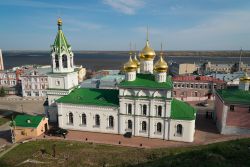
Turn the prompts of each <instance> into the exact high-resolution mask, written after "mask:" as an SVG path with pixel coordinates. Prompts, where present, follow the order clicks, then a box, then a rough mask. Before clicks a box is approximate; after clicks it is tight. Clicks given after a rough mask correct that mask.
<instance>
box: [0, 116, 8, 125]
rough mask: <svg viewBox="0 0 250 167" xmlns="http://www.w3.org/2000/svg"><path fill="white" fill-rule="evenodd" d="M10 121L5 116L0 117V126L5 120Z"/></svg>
mask: <svg viewBox="0 0 250 167" xmlns="http://www.w3.org/2000/svg"><path fill="white" fill-rule="evenodd" d="M8 121H10V120H9V119H8V118H5V117H1V118H0V126H1V125H3V124H5V123H6V122H8Z"/></svg>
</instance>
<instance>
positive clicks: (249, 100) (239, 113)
mask: <svg viewBox="0 0 250 167" xmlns="http://www.w3.org/2000/svg"><path fill="white" fill-rule="evenodd" d="M249 86H250V77H249V76H248V75H247V74H245V76H243V77H241V78H240V84H239V88H234V89H233V88H230V89H225V90H218V91H217V92H216V97H215V120H216V125H217V127H218V129H219V132H220V133H221V134H250V121H249V120H250V87H249Z"/></svg>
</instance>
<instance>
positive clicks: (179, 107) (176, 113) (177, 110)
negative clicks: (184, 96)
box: [170, 99, 196, 120]
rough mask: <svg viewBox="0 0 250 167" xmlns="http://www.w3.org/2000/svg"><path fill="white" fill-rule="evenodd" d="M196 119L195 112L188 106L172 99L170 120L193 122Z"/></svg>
mask: <svg viewBox="0 0 250 167" xmlns="http://www.w3.org/2000/svg"><path fill="white" fill-rule="evenodd" d="M195 117H196V110H195V109H194V108H193V107H192V106H190V105H189V104H187V103H185V102H183V101H180V100H176V99H173V100H172V102H171V116H170V118H171V119H178V120H194V119H195Z"/></svg>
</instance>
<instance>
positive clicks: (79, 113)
mask: <svg viewBox="0 0 250 167" xmlns="http://www.w3.org/2000/svg"><path fill="white" fill-rule="evenodd" d="M155 56H156V54H155V51H154V50H153V49H152V48H151V47H150V44H149V40H148V38H147V41H146V45H145V47H144V48H143V49H142V51H141V52H140V56H139V57H140V61H139V60H137V58H136V55H135V56H134V58H132V53H130V58H129V60H128V62H127V63H125V64H124V66H123V72H124V73H125V80H124V81H122V82H121V83H120V84H119V85H118V87H119V89H118V90H114V89H91V88H75V89H70V91H69V92H67V93H65V94H61V97H58V96H55V94H56V93H54V94H53V95H48V101H50V100H51V99H52V101H51V102H54V104H56V105H55V108H56V109H57V112H56V116H57V120H58V125H59V127H61V128H64V129H69V130H79V131H90V132H100V133H112V134H121V135H124V134H126V133H128V132H129V133H131V134H132V135H133V136H141V137H147V138H158V139H164V140H174V141H184V142H193V140H194V133H195V118H196V110H195V109H194V108H193V107H191V106H190V105H188V104H187V103H184V102H182V101H179V100H176V99H174V98H173V97H172V88H173V82H172V78H171V76H168V75H167V71H168V65H167V63H166V62H165V60H164V59H163V53H161V54H160V58H159V60H158V61H157V62H156V63H155V64H154V58H155ZM52 60H54V58H53V54H52ZM72 60H73V59H72ZM59 71H60V69H59ZM57 72H58V71H55V72H54V73H53V75H52V76H54V79H53V80H54V82H55V81H56V78H57V77H56V76H60V75H61V73H57ZM66 72H67V74H70V73H71V72H68V71H66ZM69 81H70V82H73V80H72V79H70V80H69ZM54 82H52V83H54ZM55 83H56V82H55ZM73 83H74V82H73ZM73 83H71V88H73V86H74V84H73ZM49 84H50V83H49ZM64 91H65V90H64ZM49 96H50V97H49ZM54 97H56V98H54ZM53 100H54V101H53ZM51 104H52V103H51Z"/></svg>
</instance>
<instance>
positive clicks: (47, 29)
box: [0, 0, 250, 50]
mask: <svg viewBox="0 0 250 167" xmlns="http://www.w3.org/2000/svg"><path fill="white" fill-rule="evenodd" d="M59 17H61V18H62V20H63V27H62V28H63V32H64V34H65V36H66V37H67V39H68V42H69V43H70V44H71V45H72V49H73V50H129V49H130V43H132V46H133V49H134V47H135V45H136V49H137V50H140V49H142V48H143V47H144V45H145V40H146V29H147V26H148V29H149V41H150V44H151V46H152V47H153V48H154V49H155V50H159V49H160V45H161V43H162V44H163V49H164V50H239V49H240V48H241V47H242V48H243V49H244V50H250V1H249V0H0V22H1V23H0V48H1V49H2V50H49V49H50V45H51V44H53V42H54V39H55V36H56V33H57V19H58V18H59Z"/></svg>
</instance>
